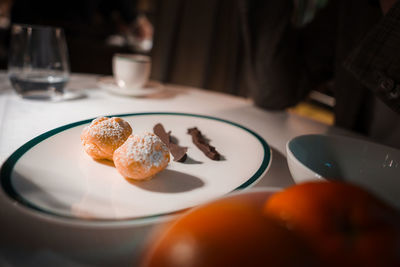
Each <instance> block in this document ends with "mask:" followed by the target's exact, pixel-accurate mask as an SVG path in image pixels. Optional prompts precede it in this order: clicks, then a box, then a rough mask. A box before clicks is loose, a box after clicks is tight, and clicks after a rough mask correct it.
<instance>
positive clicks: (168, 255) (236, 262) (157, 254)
mask: <svg viewBox="0 0 400 267" xmlns="http://www.w3.org/2000/svg"><path fill="white" fill-rule="evenodd" d="M268 196H269V194H268V193H265V192H264V193H263V192H256V193H254V192H253V193H245V194H238V195H233V196H229V197H226V198H223V199H220V200H216V201H214V202H211V203H208V204H206V205H203V206H200V207H198V208H194V209H192V210H190V211H189V212H187V213H185V214H183V216H181V217H179V218H178V219H177V220H175V221H173V222H172V223H171V224H169V225H168V226H167V227H166V228H165V229H164V230H163V231H161V234H160V235H159V236H157V237H156V238H155V240H153V242H151V245H150V247H149V249H148V250H147V251H146V254H145V256H144V260H143V266H146V267H158V266H163V267H170V266H177V267H178V266H179V267H184V266H190V267H198V266H206V267H214V266H215V267H217V266H218V267H222V266H230V267H235V266H313V265H316V264H315V261H316V260H315V257H314V256H315V255H314V254H313V252H312V251H311V250H310V249H308V247H307V245H306V244H305V243H303V242H302V240H301V239H300V238H298V237H297V236H296V235H294V234H293V233H292V232H291V231H289V230H287V229H286V228H285V227H282V226H280V225H279V224H278V223H276V222H275V221H274V220H272V219H270V218H268V217H267V216H264V215H263V212H262V207H263V203H264V202H265V200H266V199H267V197H268Z"/></svg>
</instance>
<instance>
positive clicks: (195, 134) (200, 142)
mask: <svg viewBox="0 0 400 267" xmlns="http://www.w3.org/2000/svg"><path fill="white" fill-rule="evenodd" d="M188 134H190V135H191V136H192V141H193V143H194V144H195V145H196V146H197V147H198V148H199V149H200V150H201V151H202V152H203V153H204V154H205V155H206V156H207V157H209V158H210V159H212V160H220V154H219V153H218V152H217V150H215V147H213V146H211V145H210V144H208V141H207V140H206V139H205V138H204V136H203V135H202V134H201V132H200V131H199V130H198V129H197V127H194V128H190V129H188Z"/></svg>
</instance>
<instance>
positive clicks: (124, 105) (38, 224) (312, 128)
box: [0, 73, 348, 266]
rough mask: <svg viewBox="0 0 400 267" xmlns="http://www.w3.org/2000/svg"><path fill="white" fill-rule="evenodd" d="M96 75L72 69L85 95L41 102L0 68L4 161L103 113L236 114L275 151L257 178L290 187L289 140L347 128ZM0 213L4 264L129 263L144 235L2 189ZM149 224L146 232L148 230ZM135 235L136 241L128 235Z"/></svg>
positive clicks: (203, 93)
mask: <svg viewBox="0 0 400 267" xmlns="http://www.w3.org/2000/svg"><path fill="white" fill-rule="evenodd" d="M97 78H98V76H95V75H80V74H79V75H78V74H74V75H72V80H71V82H70V83H69V85H68V88H69V90H76V91H78V92H83V93H84V94H85V95H86V97H85V98H82V99H76V100H71V101H64V102H43V101H33V100H25V99H22V98H20V97H19V96H17V95H16V94H15V93H14V92H13V90H12V89H11V87H10V85H9V82H8V79H7V77H6V75H5V73H0V163H3V162H4V161H5V160H6V158H7V157H8V156H9V155H11V153H12V152H14V151H15V150H16V149H17V148H18V147H20V146H21V145H23V144H24V143H25V142H27V141H29V140H30V139H32V138H34V137H36V136H38V135H40V134H42V133H44V132H46V131H48V130H51V129H53V128H56V127H59V126H62V125H65V124H68V123H71V122H75V121H80V120H84V119H89V118H94V117H97V116H99V115H112V114H122V113H135V112H186V113H197V114H204V115H211V116H215V117H219V118H223V119H227V120H231V121H233V122H236V123H239V124H242V125H243V126H245V127H248V128H250V129H252V130H253V131H255V132H257V133H258V134H259V135H261V136H262V137H263V138H264V139H265V140H266V141H267V142H268V144H269V145H270V147H271V148H272V153H273V157H272V158H273V160H272V164H271V167H270V169H269V171H268V172H267V174H266V175H265V176H264V177H263V178H262V180H261V181H260V182H259V183H258V184H257V186H258V187H263V186H278V187H286V186H289V185H291V184H293V180H292V178H291V176H290V173H289V170H288V167H287V163H286V158H285V145H286V143H287V141H288V140H290V139H291V138H293V137H295V136H297V135H302V134H308V133H333V134H348V133H347V132H346V131H343V130H340V129H337V128H335V127H329V126H326V125H323V124H320V123H318V122H314V121H311V120H308V119H305V118H301V117H298V116H296V115H293V114H289V113H287V112H267V111H264V110H262V109H259V108H256V107H254V106H253V104H252V102H251V101H250V100H247V99H244V98H239V97H235V96H231V95H226V94H221V93H216V92H211V91H208V90H204V89H196V88H189V87H184V86H177V85H165V86H164V87H165V88H164V89H165V90H164V91H162V92H161V93H159V94H156V95H153V96H149V97H142V98H133V97H120V96H116V95H111V94H109V93H107V92H105V91H103V90H100V89H99V88H98V87H97V85H96V80H97ZM0 214H1V215H0V240H1V241H0V249H1V250H0V257H1V258H0V265H6V266H14V265H15V266H36V265H37V266H42V265H43V264H46V265H49V264H50V265H53V266H54V265H56V264H58V265H60V264H61V265H64V264H66V265H68V264H70V265H71V266H76V265H78V264H80V265H82V266H86V265H87V264H89V265H90V264H94V265H96V266H98V265H110V266H118V265H121V266H124V265H126V264H128V263H131V262H132V257H133V256H132V255H129V251H131V250H132V249H135V248H136V247H137V243H140V242H141V241H142V240H143V238H144V237H143V236H142V235H141V234H138V231H137V229H134V228H133V227H132V226H130V225H129V224H125V225H120V226H119V228H118V229H114V228H113V227H110V226H107V225H99V226H95V227H87V228H82V227H78V226H76V225H58V224H57V225H54V222H52V221H51V220H50V221H49V220H48V219H46V218H42V217H41V216H37V215H35V214H30V213H29V212H26V211H25V212H21V207H18V205H17V204H15V203H13V202H12V201H10V200H9V199H8V198H7V196H5V195H4V193H3V192H2V191H1V192H0ZM44 228H45V232H46V233H47V234H45V236H40V237H38V235H37V234H35V233H34V232H35V231H36V233H37V232H38V231H39V232H41V233H43V229H44ZM147 230H148V229H147ZM147 230H143V231H141V232H140V233H147V232H146V231H147ZM75 239H76V240H75ZM129 239H130V240H132V241H131V242H127V240H129ZM60 240H61V241H60ZM74 242H75V243H76V246H78V247H79V246H81V247H82V250H81V251H80V250H79V249H78V250H74V249H73V245H72V248H71V243H74ZM88 247H89V248H91V250H88V249H87V248H88ZM110 248H111V249H110ZM7 264H8V265H7ZM50 265H49V266H50Z"/></svg>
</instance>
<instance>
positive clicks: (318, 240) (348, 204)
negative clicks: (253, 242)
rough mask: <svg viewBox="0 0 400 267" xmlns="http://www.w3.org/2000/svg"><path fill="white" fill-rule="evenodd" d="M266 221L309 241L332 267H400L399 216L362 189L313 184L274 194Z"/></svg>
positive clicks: (336, 183) (269, 202)
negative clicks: (271, 218)
mask: <svg viewBox="0 0 400 267" xmlns="http://www.w3.org/2000/svg"><path fill="white" fill-rule="evenodd" d="M264 212H265V214H266V215H267V216H270V217H273V218H275V219H277V220H279V221H281V223H282V225H285V226H287V227H289V228H290V229H292V230H293V231H295V232H297V233H299V234H301V235H302V236H303V237H304V238H305V239H306V240H307V241H309V242H310V244H311V245H312V247H313V248H315V249H316V251H318V254H319V255H320V256H321V257H322V258H324V259H325V260H326V261H327V263H329V264H330V265H333V266H400V219H399V214H398V211H396V210H394V209H393V208H392V207H389V206H388V205H386V204H385V203H383V202H381V201H380V200H379V199H377V198H376V197H375V196H374V195H372V194H370V193H368V192H367V191H365V190H363V189H361V188H360V187H358V186H354V185H350V184H346V183H340V182H308V183H304V184H300V185H296V186H293V187H291V188H288V189H286V190H284V191H282V192H279V193H277V194H274V195H273V196H272V197H271V198H269V200H268V201H267V202H266V204H265V207H264Z"/></svg>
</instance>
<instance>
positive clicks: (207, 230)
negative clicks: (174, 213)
mask: <svg viewBox="0 0 400 267" xmlns="http://www.w3.org/2000/svg"><path fill="white" fill-rule="evenodd" d="M143 263H144V265H143V266H145V267H159V266H160V267H161V266H163V267H170V266H176V267H189V266H190V267H198V266H207V267H214V266H218V267H220V266H221V267H222V266H340V267H345V266H385V267H387V266H400V219H399V213H398V211H397V210H395V209H393V208H391V207H390V206H388V205H386V204H385V203H384V202H382V201H380V200H379V199H378V198H376V197H375V196H374V195H372V194H370V193H369V192H367V191H365V190H363V189H361V188H360V187H358V186H354V185H350V184H346V183H340V182H308V183H304V184H300V185H295V186H292V187H290V188H287V189H285V190H283V191H280V192H277V193H274V194H272V195H271V192H248V193H242V194H236V195H231V196H228V197H226V198H223V199H220V200H217V201H214V202H211V203H208V204H206V205H203V206H200V207H198V208H195V209H192V210H189V211H188V212H186V213H184V214H183V215H182V216H180V217H178V218H177V220H175V221H173V222H172V223H170V224H169V225H168V226H167V227H166V228H165V229H163V231H162V232H161V234H160V235H158V236H157V237H156V239H155V240H152V242H151V245H150V247H149V249H148V250H147V251H146V254H145V257H144V261H143Z"/></svg>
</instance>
